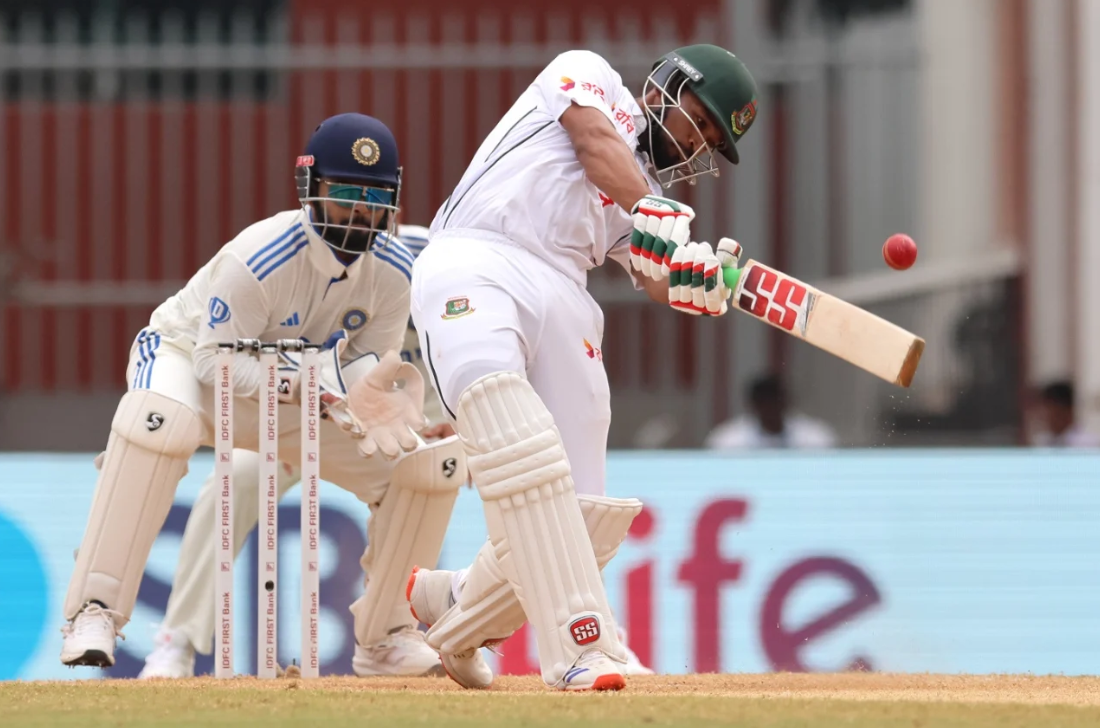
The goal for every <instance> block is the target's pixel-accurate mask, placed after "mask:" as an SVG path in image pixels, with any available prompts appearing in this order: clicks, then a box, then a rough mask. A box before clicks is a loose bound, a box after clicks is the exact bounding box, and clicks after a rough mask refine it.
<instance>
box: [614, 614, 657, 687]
mask: <svg viewBox="0 0 1100 728" xmlns="http://www.w3.org/2000/svg"><path fill="white" fill-rule="evenodd" d="M615 632H616V633H617V634H618V635H619V644H621V645H622V646H623V651H624V652H625V653H626V666H625V667H624V668H623V674H624V675H656V674H657V673H656V672H654V671H653V670H650V669H649V668H648V667H646V666H645V665H644V664H642V661H641V660H640V659H639V658H638V656H637V655H636V654H634V650H632V649H630V645H629V644H627V640H626V630H625V629H623V628H622V626H621V625H619V624H618V623H616V624H615Z"/></svg>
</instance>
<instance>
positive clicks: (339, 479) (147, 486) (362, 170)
mask: <svg viewBox="0 0 1100 728" xmlns="http://www.w3.org/2000/svg"><path fill="white" fill-rule="evenodd" d="M295 175H296V180H297V186H298V197H299V200H300V202H301V207H300V208H299V209H295V210H290V211H286V212H282V213H279V214H276V215H274V216H273V217H270V218H268V219H266V220H263V221H261V222H258V223H256V224H254V225H252V226H250V227H248V228H246V229H245V230H244V231H242V232H241V233H240V234H239V235H238V236H237V237H236V238H235V239H233V240H232V241H230V242H229V243H228V244H226V245H225V246H224V247H223V248H222V249H221V250H220V251H219V252H218V254H217V255H215V256H214V258H213V259H212V260H211V261H210V262H209V263H207V264H206V265H205V266H203V268H202V269H200V270H199V271H198V272H197V273H196V274H195V275H194V276H193V277H192V278H191V280H190V281H189V282H188V283H187V285H186V286H185V287H184V288H183V289H182V290H181V291H180V292H179V293H177V294H176V295H175V296H173V297H172V298H170V299H168V300H167V301H166V302H165V303H163V304H162V305H161V306H160V307H158V308H157V309H156V311H154V312H153V315H152V317H151V320H150V323H149V326H148V327H146V328H145V329H143V330H142V331H141V332H140V333H139V334H138V336H137V338H136V340H135V341H134V344H133V346H132V348H131V352H130V362H129V365H128V369H127V373H126V381H127V392H126V394H125V395H123V397H122V400H121V402H120V403H119V406H118V409H117V411H116V413H115V417H114V420H113V422H112V424H111V434H110V437H109V439H108V442H107V448H106V451H105V452H104V453H103V454H102V455H101V456H100V458H99V459H98V460H97V466H98V468H99V477H98V482H97V484H96V491H95V495H94V497H93V501H92V508H91V513H90V515H89V518H88V525H87V528H86V530H85V533H84V536H83V540H82V542H81V545H80V548H79V550H78V554H77V561H76V566H75V569H74V571H73V575H72V579H71V581H70V583H69V588H68V594H67V596H66V598H65V603H64V616H65V619H66V620H67V622H66V624H65V626H64V627H63V629H62V632H63V635H64V639H63V644H62V649H61V661H62V663H64V664H66V665H70V666H76V665H89V666H99V667H106V666H110V665H113V664H114V662H115V657H114V650H115V642H116V638H117V636H118V635H119V634H120V630H121V629H122V627H123V626H124V625H125V624H126V623H127V621H129V619H130V617H131V614H132V612H133V608H134V602H135V600H136V597H137V593H138V587H139V585H140V582H141V577H142V574H143V572H144V569H145V564H146V562H147V560H148V558H149V553H150V550H151V549H152V545H153V542H154V540H155V539H156V536H157V534H158V533H159V532H160V530H161V527H162V526H163V524H164V520H165V518H166V517H167V514H168V511H169V508H170V507H171V505H172V501H173V499H174V496H175V492H176V488H177V486H178V484H179V480H180V478H182V477H183V475H184V474H185V473H186V472H187V463H188V460H189V458H190V457H191V455H192V454H194V452H195V451H196V450H197V449H198V448H199V446H200V445H204V444H205V445H211V444H212V442H213V440H212V437H213V431H214V424H213V422H212V410H213V408H214V387H213V385H214V379H215V358H216V353H217V348H218V345H219V343H221V342H231V341H233V340H235V339H238V338H249V339H261V340H264V341H273V340H276V339H292V338H299V339H305V340H307V341H310V342H315V343H318V344H319V343H321V342H326V346H325V352H324V353H323V354H322V357H321V358H322V367H321V374H320V380H321V382H322V395H321V399H322V407H323V412H324V413H325V414H326V415H327V418H326V419H325V420H324V421H323V422H322V424H321V427H320V431H321V443H320V448H321V463H320V468H321V472H320V476H321V478H322V479H324V480H327V481H329V482H331V483H334V484H336V485H338V486H340V487H341V488H344V489H346V490H348V491H350V492H352V493H354V494H355V495H356V496H357V497H358V498H359V499H360V500H361V501H363V502H364V503H367V504H368V505H371V506H372V507H373V508H372V510H373V511H374V513H373V515H372V517H371V521H370V524H369V525H368V529H369V530H370V532H371V534H372V536H371V542H370V545H369V548H368V554H367V556H366V557H364V559H363V561H364V563H365V564H368V565H369V567H370V573H369V574H368V581H367V589H366V593H365V594H364V596H363V599H361V600H359V601H358V602H356V607H354V608H353V611H355V613H356V618H355V638H356V642H357V644H358V645H359V646H361V647H362V648H363V649H364V651H365V653H367V654H368V655H369V654H370V653H371V652H372V650H373V649H374V648H376V647H377V646H379V645H380V644H381V643H383V642H385V641H387V640H391V641H392V640H394V636H395V635H397V634H398V633H400V634H402V635H404V636H405V638H403V639H401V640H400V645H399V649H400V650H401V651H403V652H404V653H406V659H401V660H388V661H386V662H387V665H384V666H379V668H378V669H380V670H387V669H388V670H393V671H394V672H398V671H403V670H406V669H408V667H407V666H408V665H410V664H414V663H415V664H420V665H424V664H427V663H428V662H429V661H430V660H429V658H432V659H437V658H436V657H435V654H434V653H433V652H432V651H431V650H430V649H429V648H428V647H427V645H425V644H424V642H423V640H422V638H420V637H419V634H420V633H419V632H417V631H416V629H415V626H416V622H415V620H414V619H413V618H412V617H411V615H410V614H409V613H408V605H407V603H406V602H405V600H404V594H403V592H402V587H404V582H405V581H406V579H407V575H408V570H409V569H410V568H411V564H413V563H416V560H417V559H420V558H424V559H426V560H427V561H428V562H429V563H432V564H434V563H435V561H436V560H437V559H438V557H439V551H440V549H441V548H442V541H443V533H444V532H445V530H446V524H447V522H448V521H449V519H450V514H451V509H452V507H453V505H454V499H455V496H456V495H457V492H458V489H459V487H460V486H461V485H462V483H463V482H464V481H465V479H466V471H465V456H464V453H463V451H462V448H461V446H460V445H459V443H458V442H457V441H456V440H454V439H451V440H443V441H440V442H437V443H432V444H425V443H424V442H423V441H422V440H420V439H419V438H418V437H416V436H415V434H414V432H416V431H419V430H421V429H422V427H423V425H424V422H423V418H422V412H423V403H422V402H421V401H416V402H411V401H409V395H408V394H407V393H405V391H404V390H402V389H399V388H397V387H396V386H395V385H396V382H397V381H398V380H399V379H406V380H408V379H409V378H410V377H414V376H419V375H417V373H416V369H415V368H414V367H412V366H411V365H408V364H403V363H402V362H401V360H400V357H399V355H398V353H397V352H398V351H399V350H400V349H401V347H402V341H403V339H404V337H405V334H406V332H407V329H408V320H409V291H410V278H411V271H412V261H413V256H412V254H411V253H410V252H409V251H408V250H407V249H406V248H405V247H404V246H403V245H402V244H401V243H400V241H399V240H398V239H397V237H396V234H395V232H396V215H397V212H398V205H399V200H400V192H401V167H400V164H399V159H398V150H397V143H396V141H395V140H394V137H393V134H392V133H391V132H390V130H389V129H388V128H386V126H385V125H384V124H382V123H381V122H380V121H378V120H377V119H374V118H371V117H369V116H364V115H362V114H341V115H339V116H334V117H332V118H329V119H326V120H324V121H323V122H321V124H320V125H319V126H318V127H317V128H316V129H315V130H314V132H313V134H312V136H311V137H310V139H309V141H308V143H307V145H306V149H305V153H304V154H303V155H302V156H300V157H299V158H298V160H297V165H296V172H295ZM261 372H262V369H261V367H260V365H259V362H258V361H257V360H255V359H254V358H252V357H250V356H249V355H248V354H246V353H241V354H238V355H237V357H236V359H235V361H234V364H233V386H234V396H235V399H234V411H235V413H236V417H235V420H236V422H235V423H234V435H233V436H234V442H235V443H236V445H237V447H238V448H241V449H245V450H249V451H252V452H255V451H256V450H257V448H258V444H259V443H258V442H257V438H258V430H259V421H258V418H259V409H260V408H259V404H258V401H257V398H258V392H259V388H260V379H261ZM298 377H299V375H298V372H297V371H295V370H294V367H293V362H289V363H288V368H287V369H286V370H285V371H283V372H281V383H280V386H279V393H280V394H279V397H280V404H279V406H280V417H279V440H278V448H279V453H280V457H281V458H282V459H283V460H285V461H287V462H299V461H300V460H301V452H300V449H301V432H300V419H301V410H300V391H301V388H300V387H299V385H298ZM344 383H347V389H348V390H350V389H352V388H353V387H354V388H356V391H362V392H363V395H362V397H357V398H356V404H355V411H352V410H351V409H350V408H349V403H348V397H347V390H345V389H344ZM357 385H358V386H357ZM393 413H401V414H393ZM410 451H412V452H410ZM367 453H373V456H372V457H364V455H365V454H367ZM451 459H454V464H455V467H452V468H448V467H445V466H446V465H447V461H448V460H451ZM448 473H450V474H449V475H448ZM425 480H428V481H430V482H424V481H425ZM437 481H438V482H437ZM425 492H430V496H428V497H426V498H424V497H422V496H423V494H424V493H425ZM250 497H256V496H255V494H253V495H251V496H250ZM413 504H419V505H413ZM241 510H242V511H243V510H246V509H241ZM252 510H253V512H254V511H255V508H253V509H252ZM395 514H397V515H395ZM397 520H400V521H401V522H396V521H397ZM406 520H408V521H409V522H408V523H406V522H405V521H406ZM251 525H254V523H253V524H251ZM410 531H411V532H412V534H411V535H412V537H411V538H404V537H405V536H409V535H410ZM244 532H245V529H241V534H242V535H243V533H244ZM399 534H400V537H399ZM214 546H215V544H214V542H213V541H210V542H209V543H208V544H206V546H205V547H206V548H207V549H213V548H214ZM199 548H200V547H198V546H196V551H197V550H198V549H199ZM211 563H212V560H211ZM200 571H201V568H200V569H198V570H197V571H196V572H195V573H196V574H197V573H199V572H200ZM387 585H388V586H387ZM196 589H197V590H198V589H201V587H196ZM196 593H197V592H196ZM208 593H210V594H212V592H208ZM213 609H214V604H213V602H212V601H210V602H208V611H211V612H212V611H213ZM194 639H196V640H202V639H205V638H204V636H203V635H201V634H198V635H195V636H194ZM413 653H418V654H416V655H414V654H413ZM395 666H397V667H395Z"/></svg>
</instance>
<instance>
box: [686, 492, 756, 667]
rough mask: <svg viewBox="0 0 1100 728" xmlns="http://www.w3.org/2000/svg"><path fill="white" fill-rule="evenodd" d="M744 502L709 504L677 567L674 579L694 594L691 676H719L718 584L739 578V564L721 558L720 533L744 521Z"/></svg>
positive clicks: (730, 500) (719, 590) (719, 595)
mask: <svg viewBox="0 0 1100 728" xmlns="http://www.w3.org/2000/svg"><path fill="white" fill-rule="evenodd" d="M748 505H749V504H748V502H746V501H744V500H741V499H739V498H735V499H729V500H719V501H715V502H713V503H711V504H710V505H708V506H707V507H706V508H704V509H703V512H702V513H701V514H700V515H699V520H698V522H697V523H696V525H695V547H694V550H693V552H692V555H691V558H690V559H689V560H687V561H685V562H684V563H682V564H680V571H679V573H678V574H677V577H678V578H679V580H680V581H681V582H682V583H685V584H688V585H690V586H689V588H691V589H693V590H694V591H695V609H694V615H693V616H694V620H693V621H694V623H695V672H719V671H720V670H721V667H722V661H721V654H720V646H721V644H722V627H721V613H722V609H721V606H722V604H721V596H722V584H723V583H725V582H728V581H737V580H738V579H740V578H741V561H740V560H733V561H729V560H726V559H725V558H723V557H722V554H721V553H720V550H719V547H720V544H721V535H722V529H723V528H724V527H725V526H726V524H728V523H729V522H731V521H734V522H740V521H744V520H745V514H746V512H747V511H748Z"/></svg>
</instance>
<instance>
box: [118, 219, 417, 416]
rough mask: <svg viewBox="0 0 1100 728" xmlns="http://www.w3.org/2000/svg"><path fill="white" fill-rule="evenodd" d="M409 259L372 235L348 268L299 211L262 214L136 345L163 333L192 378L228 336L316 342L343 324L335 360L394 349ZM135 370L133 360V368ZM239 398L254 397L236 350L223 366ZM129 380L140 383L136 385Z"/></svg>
mask: <svg viewBox="0 0 1100 728" xmlns="http://www.w3.org/2000/svg"><path fill="white" fill-rule="evenodd" d="M412 263H413V256H412V254H411V253H410V252H409V251H408V249H406V248H405V246H404V245H402V244H401V243H400V241H399V240H397V239H388V238H386V237H385V236H380V238H379V240H378V241H376V244H375V247H374V248H372V250H371V252H370V253H367V254H364V255H360V256H358V258H357V259H356V260H355V261H354V262H353V263H351V264H350V265H348V266H345V265H343V264H342V263H341V262H340V261H339V260H337V258H336V256H335V254H334V251H333V250H332V248H330V247H329V246H328V244H326V243H325V242H324V240H322V239H321V237H320V236H319V235H317V233H316V232H315V231H314V229H313V227H312V225H311V224H310V222H309V220H308V218H307V215H306V213H305V212H304V211H302V210H294V211H288V212H282V213H279V214H277V215H274V216H273V217H270V218H268V219H266V220H262V221H260V222H258V223H256V224H254V225H252V226H250V227H248V228H246V229H245V230H243V231H242V232H241V233H240V234H239V235H238V236H237V237H236V238H235V239H233V240H232V241H230V242H229V243H228V244H226V245H225V246H224V247H223V248H222V249H221V250H220V251H219V252H218V253H217V255H215V256H214V258H213V259H212V260H211V261H210V262H209V263H207V264H206V265H205V266H203V267H202V269H200V270H199V271H198V272H197V273H196V274H195V275H194V276H193V277H192V278H191V280H190V281H189V282H188V283H187V285H186V286H185V287H184V288H183V289H182V290H181V291H180V292H179V293H177V294H176V295H175V296H173V297H172V298H170V299H168V300H167V301H165V302H164V303H163V304H161V305H160V306H159V307H158V308H157V310H156V311H154V312H153V315H152V318H151V320H150V326H149V329H148V330H147V332H149V331H151V332H153V335H155V336H156V341H155V342H151V343H149V344H145V343H143V339H142V337H145V338H149V336H150V334H149V333H147V332H143V334H142V337H139V346H147V347H148V349H149V352H150V357H152V356H155V347H156V345H157V344H159V340H160V338H161V337H163V338H164V339H165V340H166V341H170V342H171V343H172V344H173V345H174V346H176V347H178V348H182V349H184V350H185V351H191V352H192V359H193V362H194V365H195V375H196V377H197V378H198V379H199V380H200V381H201V382H203V383H205V384H213V382H214V370H215V359H214V356H215V353H216V351H217V346H218V344H219V343H221V342H227V341H233V340H234V339H237V338H247V339H261V340H264V341H274V340H276V339H292V338H300V339H305V340H307V341H310V342H313V343H317V344H321V343H324V342H325V341H326V340H327V339H328V337H329V336H330V335H331V334H332V333H334V332H336V331H338V330H340V329H344V330H345V331H347V334H348V339H349V342H348V346H347V349H346V350H345V351H344V357H343V358H344V364H345V365H346V364H348V363H350V362H352V361H354V360H355V359H358V358H360V357H362V356H363V355H365V354H369V353H377V354H379V355H381V354H383V353H385V352H386V351H389V350H397V351H399V350H401V348H402V345H403V343H404V340H405V332H406V330H407V328H408V321H409V286H410V280H411V274H412ZM140 370H141V367H139V371H140ZM233 379H234V389H235V391H236V392H237V394H238V395H239V396H255V394H256V392H257V391H258V388H259V382H260V367H259V363H258V362H257V361H256V360H254V359H251V358H245V357H242V358H241V361H240V362H238V366H235V369H234V372H233ZM136 386H140V383H139V384H138V385H136Z"/></svg>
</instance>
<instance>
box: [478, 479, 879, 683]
mask: <svg viewBox="0 0 1100 728" xmlns="http://www.w3.org/2000/svg"><path fill="white" fill-rule="evenodd" d="M748 509H749V503H748V501H747V500H745V499H741V498H730V499H717V500H712V501H710V502H709V503H706V504H705V505H704V506H703V508H702V510H701V511H700V512H699V515H698V517H697V518H696V520H695V522H694V524H691V526H690V527H689V528H688V529H684V530H683V531H682V535H681V536H680V537H681V538H682V539H684V540H686V539H689V538H690V539H691V543H692V552H691V554H690V555H689V556H688V558H687V559H686V560H685V561H683V562H682V563H681V564H680V565H679V569H678V571H677V580H678V582H679V583H680V584H683V585H684V586H685V587H686V588H687V589H688V590H690V591H692V592H693V594H692V597H693V608H692V612H691V614H690V615H682V617H681V616H680V615H676V616H678V617H680V618H679V619H677V620H676V621H675V622H670V620H669V617H670V616H671V615H668V614H662V615H657V614H656V612H655V610H656V609H658V608H659V606H660V602H659V600H658V598H657V594H658V591H664V590H667V589H670V588H672V587H673V586H674V585H672V584H667V583H658V579H659V578H660V574H661V573H662V571H661V570H660V569H659V567H660V565H659V564H658V563H657V561H656V560H655V559H653V558H644V557H642V560H639V561H632V563H631V565H630V567H629V568H628V569H625V570H624V571H623V572H621V573H622V577H621V578H622V579H623V585H622V587H619V588H622V589H623V592H620V594H621V596H622V597H623V601H622V609H621V613H619V612H618V610H616V611H617V616H618V617H619V618H622V619H623V626H624V627H625V628H626V633H627V644H628V645H630V647H631V649H632V650H634V652H635V653H636V654H637V655H638V658H639V659H640V660H641V662H642V664H643V665H647V666H649V667H660V664H659V662H658V659H657V658H658V655H657V654H656V646H657V645H658V644H659V642H660V636H661V635H660V634H659V633H660V631H661V630H662V629H665V630H667V629H674V630H676V632H677V634H679V633H680V631H681V630H683V631H684V633H685V636H687V635H690V639H691V640H692V645H693V653H694V654H693V660H692V663H693V664H692V665H691V666H689V671H690V672H699V673H705V672H720V671H721V670H722V665H723V662H724V660H728V659H729V657H730V656H729V655H723V654H722V648H723V629H722V628H723V626H724V625H723V620H722V593H723V587H724V586H725V585H727V584H729V583H736V582H738V581H739V580H740V579H741V576H742V573H743V572H742V570H743V569H744V568H745V563H746V562H745V559H743V558H737V559H734V558H729V557H728V556H726V555H724V554H723V553H722V552H721V544H722V539H723V533H724V531H725V529H726V527H727V526H734V527H736V524H738V523H742V522H744V521H745V520H746V518H747V515H748ZM678 528H679V527H678ZM657 535H658V531H657V513H656V512H655V511H654V510H653V509H652V508H649V507H647V508H645V509H644V510H643V511H642V512H641V513H640V514H639V515H638V517H637V518H635V519H634V523H633V524H632V525H631V527H630V532H629V534H628V535H627V540H628V541H630V542H631V546H632V549H631V551H632V554H633V556H634V557H641V554H640V553H638V551H634V548H637V547H639V546H642V545H643V544H646V543H647V542H648V541H649V540H651V539H653V538H654V537H656V536H657ZM641 550H642V549H639V551H641ZM645 550H646V551H648V550H649V549H645ZM815 578H817V579H832V580H834V581H836V580H839V581H841V582H842V583H847V584H848V585H850V587H851V593H852V596H851V597H850V598H848V599H846V600H844V601H843V602H842V603H840V604H838V605H836V606H833V607H831V608H825V609H823V610H822V612H821V613H820V614H819V616H817V617H815V618H813V619H811V620H810V621H809V622H807V623H805V624H803V625H800V626H797V627H793V628H792V627H789V626H785V625H784V621H783V614H784V610H785V608H786V605H787V603H788V600H790V599H792V598H793V596H794V594H795V593H796V591H797V590H798V587H799V586H801V585H803V584H807V583H809V582H810V581H812V580H813V579H815ZM615 589H616V585H615V584H613V583H609V584H608V592H609V596H612V597H613V596H614V594H615V592H614V590H615ZM881 601H882V597H881V595H880V593H879V591H878V589H877V587H876V586H875V585H874V583H873V582H872V581H871V579H870V577H869V576H868V575H867V574H866V573H865V572H864V571H863V570H862V569H860V568H859V567H858V566H856V565H855V564H853V563H851V562H849V561H845V560H843V559H840V558H835V557H827V556H819V557H813V558H807V559H802V560H799V561H796V562H795V563H793V564H791V565H790V566H788V567H787V568H786V569H784V570H783V571H782V572H781V573H780V574H779V576H778V577H776V579H775V581H774V582H773V583H772V584H771V585H770V586H769V587H768V589H767V591H766V592H765V593H764V594H763V597H762V602H761V606H760V610H759V614H760V617H759V623H758V625H757V628H758V629H759V632H760V635H759V639H760V644H761V646H762V649H763V652H764V655H765V658H766V660H767V661H768V664H769V666H770V667H771V669H773V670H782V671H791V672H808V671H810V668H809V667H808V666H807V665H806V664H805V663H804V662H803V660H802V652H803V651H804V650H805V649H806V648H807V646H808V645H810V644H812V643H813V642H814V641H815V640H819V639H824V638H827V637H829V636H831V635H832V633H833V631H834V630H836V629H838V628H840V627H843V626H844V625H845V624H849V623H850V622H851V621H852V620H853V619H854V618H856V617H858V616H859V615H860V614H862V613H863V612H865V611H867V610H869V609H871V608H872V607H874V606H875V605H877V604H879V603H880V602H881ZM753 606H755V605H753ZM658 616H660V617H661V619H658ZM684 625H686V626H684ZM499 652H500V658H499V662H498V663H497V665H498V669H497V672H498V673H499V674H501V675H531V674H537V673H538V672H539V663H538V650H537V647H536V644H535V635H534V632H533V631H532V630H531V629H530V627H529V626H528V625H526V624H525V625H524V626H523V627H522V628H520V629H519V630H518V631H517V632H516V633H515V634H514V635H512V636H511V637H510V638H509V639H507V640H505V641H504V642H503V643H502V644H501V645H500V646H499ZM828 669H848V670H870V669H872V667H871V660H870V658H869V657H866V656H859V655H857V656H853V657H852V658H851V659H850V660H848V661H847V665H846V667H839V666H838V667H837V668H828Z"/></svg>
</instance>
